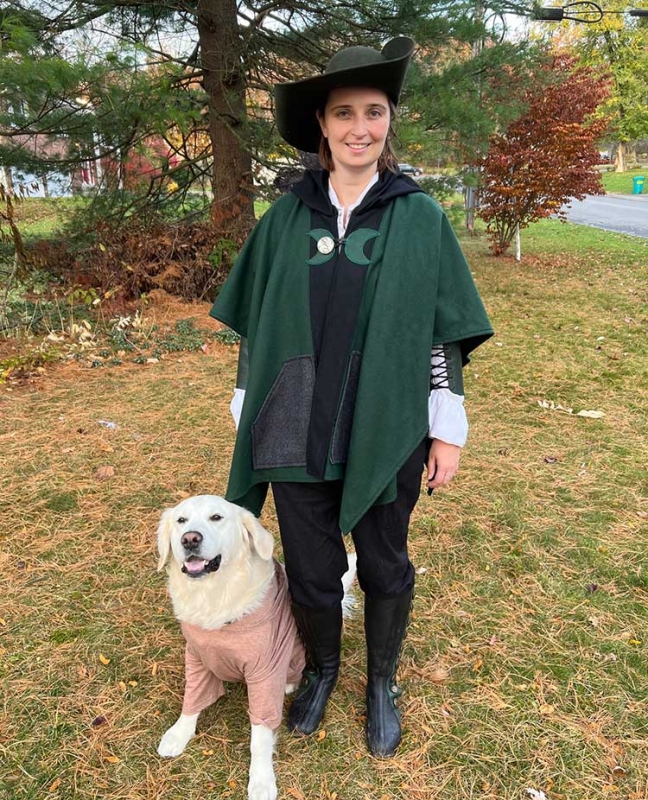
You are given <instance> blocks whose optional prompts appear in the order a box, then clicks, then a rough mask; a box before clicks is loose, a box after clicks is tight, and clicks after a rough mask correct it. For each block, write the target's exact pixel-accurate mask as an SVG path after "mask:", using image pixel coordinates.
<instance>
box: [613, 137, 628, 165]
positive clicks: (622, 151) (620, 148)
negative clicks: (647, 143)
mask: <svg viewBox="0 0 648 800" xmlns="http://www.w3.org/2000/svg"><path fill="white" fill-rule="evenodd" d="M626 161H627V155H626V143H625V142H617V146H616V154H615V156H614V171H615V172H625V171H626Z"/></svg>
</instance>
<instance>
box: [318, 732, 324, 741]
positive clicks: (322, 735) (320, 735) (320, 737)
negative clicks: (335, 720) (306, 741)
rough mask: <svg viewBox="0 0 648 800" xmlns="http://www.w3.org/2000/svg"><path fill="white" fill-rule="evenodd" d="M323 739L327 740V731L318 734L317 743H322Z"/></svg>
mask: <svg viewBox="0 0 648 800" xmlns="http://www.w3.org/2000/svg"><path fill="white" fill-rule="evenodd" d="M323 739H326V731H325V730H321V731H320V732H319V733H318V734H317V741H318V742H321V741H322V740H323Z"/></svg>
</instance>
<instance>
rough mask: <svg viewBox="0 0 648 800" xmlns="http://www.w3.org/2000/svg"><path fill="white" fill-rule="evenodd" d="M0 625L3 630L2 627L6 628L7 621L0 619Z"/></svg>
mask: <svg viewBox="0 0 648 800" xmlns="http://www.w3.org/2000/svg"><path fill="white" fill-rule="evenodd" d="M0 625H2V627H3V628H4V627H6V625H7V620H6V619H4V618H3V617H0Z"/></svg>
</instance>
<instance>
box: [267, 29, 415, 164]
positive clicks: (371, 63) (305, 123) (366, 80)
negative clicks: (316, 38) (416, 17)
mask: <svg viewBox="0 0 648 800" xmlns="http://www.w3.org/2000/svg"><path fill="white" fill-rule="evenodd" d="M413 52H414V40H413V39H410V38H409V36H399V37H397V38H396V39H391V41H389V42H387V44H386V45H385V46H384V47H383V49H382V51H380V52H379V51H378V50H374V48H373V47H362V46H356V47H347V48H345V49H344V50H340V51H339V52H338V53H336V54H335V55H334V56H333V58H332V59H331V60H330V61H329V63H328V65H327V67H326V69H325V70H324V72H323V73H322V74H321V75H316V76H315V77H313V78H305V79H304V80H301V81H293V82H292V83H278V84H276V85H275V87H274V89H275V116H276V120H277V128H278V129H279V133H280V134H281V136H282V137H283V138H284V139H285V140H286V141H287V142H288V144H291V145H293V147H296V148H297V149H298V150H304V151H305V152H307V153H317V151H318V150H319V144H320V138H321V130H320V126H319V122H318V121H317V117H316V115H315V112H316V111H317V109H318V108H322V107H323V106H324V104H325V102H326V98H327V96H328V94H329V92H330V91H331V90H332V89H339V88H341V87H348V86H362V87H365V86H366V87H367V88H371V89H381V90H382V91H383V92H385V94H386V95H387V97H389V99H390V100H391V101H392V102H393V103H394V105H397V104H398V98H399V96H400V93H401V89H402V87H403V82H404V81H405V73H406V72H407V67H408V66H409V61H410V58H411V57H412V53H413Z"/></svg>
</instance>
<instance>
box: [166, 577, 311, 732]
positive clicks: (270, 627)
mask: <svg viewBox="0 0 648 800" xmlns="http://www.w3.org/2000/svg"><path fill="white" fill-rule="evenodd" d="M181 628H182V632H183V634H184V637H185V639H186V640H187V646H186V651H185V693H184V701H183V704H182V713H183V714H197V713H199V712H200V711H203V710H204V709H205V708H207V706H210V705H211V704H212V703H214V702H215V701H216V700H218V698H219V697H222V695H224V694H225V690H224V688H223V681H244V682H245V683H246V684H247V691H248V706H249V709H248V713H249V715H250V722H251V723H252V724H253V725H266V726H267V727H268V728H273V729H274V728H278V727H279V725H280V724H281V717H282V712H283V699H284V693H285V688H286V684H287V683H299V681H300V679H301V675H302V670H303V669H304V665H305V656H304V646H303V644H302V641H301V639H300V638H299V634H298V632H297V625H296V624H295V620H294V618H293V615H292V612H291V610H290V599H289V595H288V585H287V581H286V574H285V571H284V568H283V567H282V566H281V564H279V563H278V562H277V561H275V574H274V578H273V580H272V582H271V583H270V586H269V587H268V590H267V592H266V595H265V597H264V599H263V603H262V605H261V606H260V608H258V609H257V610H256V611H253V612H252V613H251V614H248V615H247V616H245V617H241V619H238V620H235V621H234V622H232V623H230V624H229V625H225V626H224V627H222V628H219V629H218V630H215V631H206V630H204V629H203V628H199V627H198V626H196V625H191V624H189V623H187V622H183V623H181Z"/></svg>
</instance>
